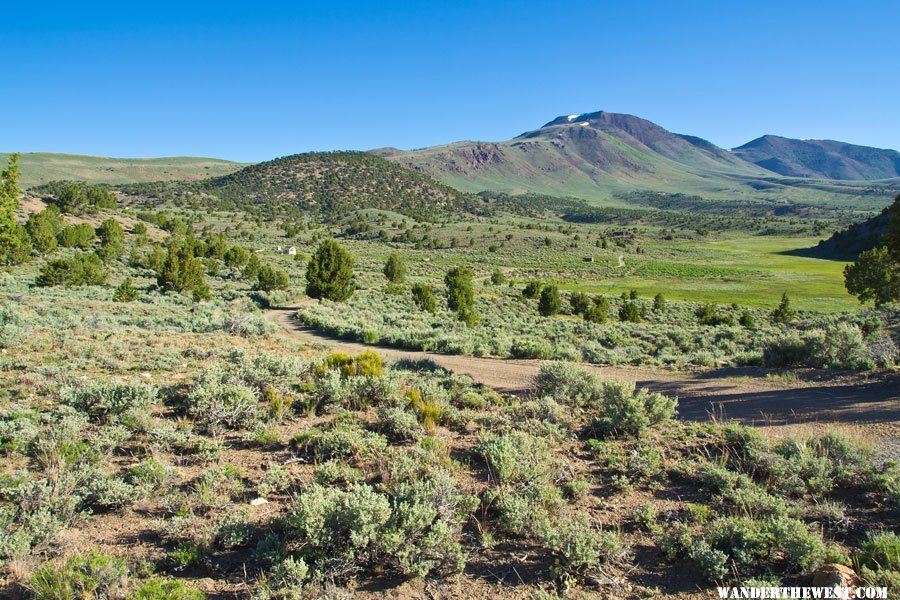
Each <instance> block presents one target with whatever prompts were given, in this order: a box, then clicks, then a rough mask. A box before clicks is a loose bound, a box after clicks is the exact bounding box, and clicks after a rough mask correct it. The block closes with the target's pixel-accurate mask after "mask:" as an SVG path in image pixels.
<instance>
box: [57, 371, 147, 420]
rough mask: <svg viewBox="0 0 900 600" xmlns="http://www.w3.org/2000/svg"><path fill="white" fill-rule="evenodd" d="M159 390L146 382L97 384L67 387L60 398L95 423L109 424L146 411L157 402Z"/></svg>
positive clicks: (60, 392)
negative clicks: (108, 422)
mask: <svg viewBox="0 0 900 600" xmlns="http://www.w3.org/2000/svg"><path fill="white" fill-rule="evenodd" d="M158 394H159V390H158V389H157V388H156V387H154V386H152V385H148V384H146V383H141V382H127V383H126V382H121V381H108V382H103V381H98V382H92V383H86V384H81V385H74V386H72V385H68V386H64V387H62V388H61V389H60V391H59V399H60V401H61V402H63V403H64V404H68V405H69V406H72V407H74V408H76V409H78V410H80V411H82V412H84V413H85V414H87V415H88V416H89V417H90V418H91V419H92V420H95V421H100V422H107V421H109V420H110V419H112V418H114V417H120V416H122V415H123V414H125V413H126V412H128V411H131V410H144V409H146V408H148V407H149V406H151V405H152V404H153V403H154V402H156V399H157V396H158Z"/></svg>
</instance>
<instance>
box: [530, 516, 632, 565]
mask: <svg viewBox="0 0 900 600" xmlns="http://www.w3.org/2000/svg"><path fill="white" fill-rule="evenodd" d="M543 541H544V543H545V544H546V545H547V547H548V548H549V549H550V551H551V552H553V554H554V557H555V558H554V562H553V566H552V567H551V570H552V571H553V572H554V573H556V574H557V575H558V576H567V577H571V576H578V575H583V574H586V573H588V572H590V571H591V570H593V569H595V568H596V567H599V566H600V565H603V564H607V563H618V562H621V561H622V560H623V559H624V558H625V556H626V555H627V550H626V547H625V543H624V542H623V541H622V538H621V536H620V535H619V534H618V533H616V532H614V531H607V530H602V529H596V528H594V527H593V526H591V524H590V523H589V522H588V521H587V520H586V519H583V518H582V519H579V518H567V519H561V520H560V522H559V523H557V524H556V525H555V526H554V527H550V528H547V530H546V531H545V532H544V533H543Z"/></svg>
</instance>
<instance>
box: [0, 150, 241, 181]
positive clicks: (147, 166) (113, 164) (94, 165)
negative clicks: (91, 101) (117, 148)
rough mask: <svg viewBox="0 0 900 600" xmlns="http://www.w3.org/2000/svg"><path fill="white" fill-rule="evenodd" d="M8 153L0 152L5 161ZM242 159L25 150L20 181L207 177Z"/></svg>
mask: <svg viewBox="0 0 900 600" xmlns="http://www.w3.org/2000/svg"><path fill="white" fill-rule="evenodd" d="M8 160H9V153H0V164H2V165H4V166H5V165H6V162H7V161H8ZM242 166H244V165H243V164H241V163H235V162H230V161H227V160H219V159H216V158H197V157H190V156H177V157H171V158H106V157H102V156H85V155H81V154H53V153H49V152H26V153H23V154H22V155H21V156H20V158H19V167H20V168H21V171H22V177H21V181H20V185H21V186H22V187H23V188H29V187H32V186H36V185H41V184H44V183H47V182H49V181H58V180H69V181H86V182H89V183H139V182H144V181H171V180H176V179H186V180H194V179H206V178H207V177H215V176H218V175H225V174H226V173H231V172H233V171H236V170H238V169H240V168H241V167H242Z"/></svg>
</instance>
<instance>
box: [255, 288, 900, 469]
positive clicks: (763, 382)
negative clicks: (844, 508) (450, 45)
mask: <svg viewBox="0 0 900 600" xmlns="http://www.w3.org/2000/svg"><path fill="white" fill-rule="evenodd" d="M297 309H298V307H297V306H286V307H279V308H275V309H272V310H270V311H269V312H268V313H267V314H266V318H267V319H269V320H270V321H271V322H273V323H276V324H277V325H279V326H280V327H281V328H282V329H283V330H284V331H285V332H287V333H288V335H291V336H294V337H297V338H300V339H302V340H303V341H305V342H307V343H309V344H312V345H320V346H324V347H328V348H332V349H334V350H339V351H342V352H347V353H350V354H358V353H359V352H362V351H363V350H367V349H372V348H373V347H372V346H367V345H364V344H358V343H354V342H348V341H344V340H339V339H336V338H333V337H330V336H327V335H324V334H322V333H320V332H317V331H316V330H314V329H311V328H309V327H306V326H304V325H303V324H302V323H300V322H299V321H297V319H296V317H295V314H296V312H297ZM374 349H376V350H377V351H378V352H379V354H381V355H382V357H383V358H384V359H385V360H386V361H389V362H390V361H398V360H414V361H415V360H423V359H426V360H430V361H433V362H434V363H435V364H437V365H439V366H440V367H442V368H444V369H447V370H448V371H451V372H453V373H456V374H461V375H468V376H470V377H471V378H472V379H473V380H475V381H476V382H477V383H481V384H483V385H486V386H488V387H492V388H494V389H497V390H500V391H506V392H513V393H526V392H527V390H528V389H529V388H530V387H531V382H532V379H533V378H534V376H535V375H536V374H537V373H538V370H539V369H540V364H541V361H540V360H511V359H510V360H503V359H496V358H479V357H475V356H459V355H447V354H434V353H430V352H419V351H411V350H398V349H394V348H386V347H380V346H378V347H374ZM591 368H592V369H594V370H596V371H597V372H599V373H600V374H601V375H603V376H604V377H607V378H609V379H618V380H625V381H634V382H636V383H637V385H638V386H639V387H645V388H648V389H650V390H652V391H658V392H662V393H664V394H667V395H670V396H675V397H677V398H678V412H679V415H680V416H681V417H682V418H683V419H689V420H706V419H720V420H737V421H740V422H742V423H744V424H748V425H756V426H759V427H763V428H764V430H765V431H766V432H767V433H769V434H770V435H775V436H779V435H788V434H790V435H797V434H803V433H806V432H809V433H814V432H815V431H822V430H823V429H842V430H845V431H846V432H847V433H848V434H849V435H852V436H853V437H856V438H861V439H862V440H864V441H868V442H869V443H871V444H872V446H874V447H875V448H877V449H878V450H879V451H880V453H881V454H882V456H883V457H884V458H885V459H888V458H889V459H894V460H900V376H898V375H897V374H896V373H876V374H871V375H857V374H846V373H836V374H831V373H822V372H815V371H800V372H796V371H794V372H790V373H788V374H785V373H784V372H774V371H770V370H768V371H767V370H764V369H759V368H730V369H718V370H712V371H703V372H696V373H681V372H674V371H665V370H658V369H648V368H639V367H599V366H591Z"/></svg>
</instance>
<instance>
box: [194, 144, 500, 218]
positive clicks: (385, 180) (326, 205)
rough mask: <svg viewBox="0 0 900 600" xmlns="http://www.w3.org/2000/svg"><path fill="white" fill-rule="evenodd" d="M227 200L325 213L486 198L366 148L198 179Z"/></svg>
mask: <svg viewBox="0 0 900 600" xmlns="http://www.w3.org/2000/svg"><path fill="white" fill-rule="evenodd" d="M199 187H200V189H202V190H203V191H204V192H206V193H209V194H212V195H215V196H217V197H219V198H221V199H223V200H226V201H233V202H246V201H248V200H249V201H250V202H253V203H255V204H269V205H279V204H280V205H291V206H295V207H298V208H301V209H304V210H309V211H314V212H320V213H331V214H333V213H346V212H349V211H353V210H357V209H370V208H377V209H382V210H391V211H395V212H399V213H402V214H407V215H411V216H433V215H436V214H440V213H453V212H479V211H480V210H481V209H482V208H483V207H484V206H486V204H487V201H486V200H484V199H481V198H478V197H477V196H474V195H472V194H466V193H464V192H460V191H458V190H455V189H453V188H451V187H449V186H446V185H444V184H442V183H439V182H437V181H435V180H433V179H432V178H431V177H428V176H427V175H423V174H421V173H416V172H413V171H410V170H409V169H405V168H403V167H402V166H400V165H398V164H395V163H393V162H390V161H387V160H385V159H383V158H380V157H378V156H374V155H372V154H368V153H365V152H310V153H306V154H295V155H293V156H286V157H283V158H277V159H275V160H270V161H267V162H262V163H258V164H255V165H251V166H249V167H245V168H243V169H241V170H239V171H236V172H235V173H231V174H229V175H225V176H222V177H216V178H213V179H209V180H207V181H204V182H202V183H200V184H199Z"/></svg>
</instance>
